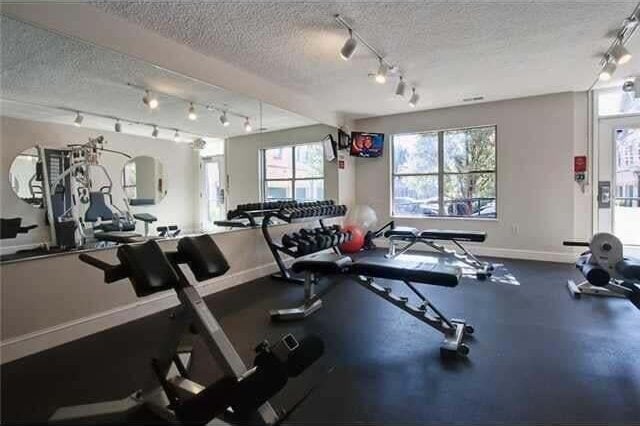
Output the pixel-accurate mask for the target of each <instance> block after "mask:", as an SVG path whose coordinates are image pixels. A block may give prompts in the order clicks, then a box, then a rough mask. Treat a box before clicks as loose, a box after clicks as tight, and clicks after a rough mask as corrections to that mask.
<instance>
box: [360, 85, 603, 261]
mask: <svg viewBox="0 0 640 426" xmlns="http://www.w3.org/2000/svg"><path fill="white" fill-rule="evenodd" d="M586 99H587V97H586V94H585V93H561V94H553V95H546V96H538V97H531V98H521V99H514V100H508V101H500V102H492V103H482V104H477V105H469V106H462V107H454V108H445V109H438V110H431V111H422V112H416V113H410V114H401V115H393V116H386V117H378V118H371V119H363V120H356V122H355V126H356V129H357V130H360V131H372V132H382V133H385V144H386V145H385V151H384V155H383V157H382V158H377V159H360V158H359V159H357V160H356V161H357V172H356V174H357V182H358V184H357V187H356V199H357V202H358V204H368V205H371V206H372V207H373V208H374V209H375V210H376V212H377V214H378V216H379V219H380V222H382V221H386V220H388V219H389V218H390V181H391V178H390V156H389V153H390V143H391V136H392V135H393V134H394V133H401V132H414V131H415V132H418V131H428V130H439V129H452V128H461V127H468V126H481V125H494V124H495V125H497V129H498V130H497V156H498V158H497V164H498V166H497V169H498V184H497V186H498V219H497V220H467V219H459V218H448V219H447V218H438V219H435V218H434V219H422V218H421V219H398V220H397V222H398V223H399V224H403V225H410V226H415V227H417V228H440V229H446V228H449V229H451V228H453V229H463V230H480V231H487V233H488V239H487V241H486V242H485V244H484V246H483V247H482V248H480V250H482V251H483V252H485V253H487V254H494V255H498V256H505V257H522V258H530V259H542V260H560V261H571V259H573V256H574V254H573V251H572V250H570V249H567V248H565V247H563V246H562V241H563V240H566V239H571V238H580V239H584V238H588V237H589V234H590V226H589V224H590V221H591V216H590V209H589V208H587V207H586V206H589V205H590V204H589V203H590V196H589V191H587V192H586V193H585V194H582V193H581V192H580V191H579V190H578V186H577V185H576V184H575V183H574V181H573V156H574V154H585V153H586V129H587V122H588V120H587V107H586Z"/></svg>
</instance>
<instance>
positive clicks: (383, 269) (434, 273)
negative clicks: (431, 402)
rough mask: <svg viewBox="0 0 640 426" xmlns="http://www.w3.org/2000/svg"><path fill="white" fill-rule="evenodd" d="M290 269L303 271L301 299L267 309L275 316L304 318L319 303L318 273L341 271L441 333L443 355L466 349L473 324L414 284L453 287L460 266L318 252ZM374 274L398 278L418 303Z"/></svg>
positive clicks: (284, 318) (335, 273)
mask: <svg viewBox="0 0 640 426" xmlns="http://www.w3.org/2000/svg"><path fill="white" fill-rule="evenodd" d="M291 269H292V270H293V271H294V272H297V273H299V272H304V273H305V284H304V303H303V304H302V305H301V306H299V307H296V308H291V309H279V310H273V311H271V317H272V318H273V319H275V320H293V319H304V318H306V317H307V316H309V315H311V314H312V313H313V312H315V311H317V310H318V309H320V308H321V307H322V300H321V299H320V296H319V295H317V294H316V293H315V285H316V284H317V283H318V281H319V279H320V277H322V276H335V275H344V276H349V277H351V278H354V280H355V281H356V282H357V283H358V284H360V285H361V286H363V287H364V288H366V289H367V290H370V291H372V292H373V293H374V294H376V295H378V296H380V297H382V298H383V299H384V300H386V301H388V302H390V303H391V304H393V305H395V306H397V307H398V308H400V309H402V310H403V311H404V312H406V313H408V314H410V315H412V316H413V317H415V318H417V319H418V320H420V321H422V322H424V323H425V324H427V325H429V326H430V327H433V328H435V329H436V330H438V331H440V332H441V333H442V334H443V335H444V341H443V342H442V345H441V348H440V353H441V354H442V355H443V356H451V355H458V354H460V355H463V356H466V355H467V354H468V353H469V347H468V346H467V345H465V344H464V343H463V339H464V337H465V336H466V335H469V334H472V333H473V331H474V330H473V327H472V326H470V325H468V324H466V322H465V321H464V320H460V319H449V318H447V317H446V316H445V315H444V314H443V313H442V312H440V311H439V310H438V308H436V307H435V306H434V305H433V303H431V302H430V301H429V299H427V298H426V297H425V296H424V295H423V294H422V293H421V292H420V291H419V290H418V289H417V288H416V287H415V286H414V283H418V284H430V285H438V286H444V287H455V286H457V285H458V282H459V280H460V276H461V271H460V268H458V267H455V266H449V265H443V264H440V263H426V262H415V261H414V262H405V261H398V260H391V259H362V260H352V259H351V258H350V257H348V256H342V255H336V254H332V253H321V254H317V255H312V256H309V257H306V258H305V259H303V260H299V261H297V262H295V263H294V264H293V265H292V267H291ZM374 278H384V279H390V280H398V281H402V282H403V283H404V284H406V285H407V287H409V289H410V290H411V291H412V292H413V293H414V294H415V295H416V296H417V297H418V298H419V299H420V300H421V302H422V303H421V304H420V305H418V306H414V305H411V304H410V303H409V298H408V297H403V296H398V295H396V294H394V293H392V292H391V288H390V287H382V286H380V285H378V284H376V283H375V282H374Z"/></svg>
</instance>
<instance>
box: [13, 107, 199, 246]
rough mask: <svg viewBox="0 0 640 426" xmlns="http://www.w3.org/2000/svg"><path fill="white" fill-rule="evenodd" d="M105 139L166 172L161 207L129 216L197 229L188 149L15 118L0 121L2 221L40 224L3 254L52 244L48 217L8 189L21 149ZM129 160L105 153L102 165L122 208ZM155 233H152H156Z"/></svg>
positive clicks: (192, 158)
mask: <svg viewBox="0 0 640 426" xmlns="http://www.w3.org/2000/svg"><path fill="white" fill-rule="evenodd" d="M99 135H103V136H104V137H105V139H106V141H107V144H106V145H105V147H106V148H109V149H114V150H120V151H123V152H126V153H127V154H129V155H131V156H132V157H135V156H137V155H149V156H152V157H155V158H157V159H158V160H160V161H161V162H162V163H163V164H164V167H165V171H166V173H167V185H168V186H167V191H168V192H167V196H166V197H165V198H164V199H163V200H162V201H161V202H160V203H159V204H157V205H153V206H132V207H131V212H132V213H138V212H148V213H151V214H153V215H155V216H156V217H158V221H157V222H155V223H154V224H153V226H158V225H163V224H164V225H166V224H178V225H179V226H180V227H181V228H182V229H185V230H193V229H195V228H196V224H197V217H198V215H197V206H198V204H197V202H198V193H199V192H198V182H197V180H195V179H194V178H193V176H192V175H191V174H189V173H185V171H187V170H192V169H195V170H197V168H198V158H197V154H196V153H195V152H194V151H193V150H192V149H191V148H190V147H189V146H188V145H187V144H176V143H175V142H173V141H166V140H161V139H151V138H144V137H140V136H132V135H127V134H124V133H114V132H105V131H95V130H91V129H86V128H81V127H80V128H79V127H75V126H73V125H69V126H67V125H62V124H55V123H45V122H37V121H30V120H21V119H15V118H8V117H1V118H0V143H1V147H2V150H1V152H0V161H1V163H0V164H1V165H2V169H1V173H2V176H1V177H0V216H1V217H3V218H10V217H16V216H20V217H22V218H23V220H22V222H23V224H28V225H29V224H38V225H39V226H38V228H37V229H35V230H33V231H31V232H29V233H28V234H19V235H18V238H16V239H15V240H2V242H1V244H2V247H3V250H4V251H9V250H8V249H7V247H13V246H22V245H29V244H32V243H40V242H44V241H48V239H49V234H48V230H47V227H46V226H45V224H44V216H45V213H44V211H43V210H38V209H35V208H33V207H31V206H30V205H28V204H27V203H25V202H23V201H21V200H19V199H18V198H17V197H16V195H15V194H14V192H13V190H12V189H11V187H10V185H9V179H8V176H9V168H10V166H11V162H12V161H13V159H14V158H15V156H16V155H18V154H19V153H20V152H22V151H23V150H25V149H27V148H30V147H32V146H34V145H37V144H39V145H43V146H49V147H63V146H66V145H67V144H70V143H85V142H87V140H88V138H90V137H92V138H95V137H97V136H99ZM126 161H127V159H126V158H125V157H122V156H117V155H113V154H109V153H103V154H102V156H101V163H102V164H103V165H104V166H105V167H106V168H107V170H108V171H109V173H110V175H111V179H112V180H113V183H114V187H113V198H114V202H115V204H116V205H117V206H118V207H120V208H122V207H123V205H124V204H123V202H122V199H123V196H124V194H123V192H122V188H121V186H120V185H121V172H122V166H123V165H124V163H125V162H126ZM152 229H154V228H152ZM137 231H138V232H144V225H143V224H142V223H141V222H138V223H137Z"/></svg>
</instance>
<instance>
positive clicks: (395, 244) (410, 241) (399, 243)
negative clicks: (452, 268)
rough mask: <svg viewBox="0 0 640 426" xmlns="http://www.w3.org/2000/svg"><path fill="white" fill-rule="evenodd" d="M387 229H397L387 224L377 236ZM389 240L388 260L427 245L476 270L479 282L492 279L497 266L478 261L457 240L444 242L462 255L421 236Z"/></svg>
mask: <svg viewBox="0 0 640 426" xmlns="http://www.w3.org/2000/svg"><path fill="white" fill-rule="evenodd" d="M386 228H390V230H393V229H394V228H395V223H394V222H393V221H391V222H389V223H387V224H386V225H385V226H383V227H382V228H380V230H378V231H376V236H382V235H384V230H385V229H386ZM387 239H388V240H389V250H388V251H387V254H386V255H385V257H386V258H388V259H395V258H396V257H398V256H400V255H401V254H404V253H406V252H407V251H409V250H410V249H411V248H412V247H413V246H415V245H416V244H418V243H421V244H425V245H427V246H429V247H431V248H432V249H434V250H435V251H437V252H438V253H442V254H443V255H445V256H448V257H451V258H453V259H455V260H457V261H459V262H462V263H464V264H465V265H467V266H470V267H472V268H473V269H475V272H476V278H477V279H478V280H486V279H487V278H489V277H491V274H492V273H493V271H494V269H495V266H494V265H493V264H492V263H490V262H485V261H482V260H480V259H478V258H477V257H476V256H475V255H474V254H473V253H471V252H470V251H469V250H467V249H466V248H465V247H464V246H463V245H462V244H461V240H458V239H455V238H447V239H445V240H442V241H451V242H453V244H455V245H456V247H458V248H459V249H460V251H461V252H462V253H458V252H457V251H456V250H451V249H448V248H446V247H445V246H444V245H442V244H439V243H437V242H436V239H433V238H426V237H421V236H420V235H391V236H389V237H387ZM403 243H404V245H403Z"/></svg>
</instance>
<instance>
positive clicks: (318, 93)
mask: <svg viewBox="0 0 640 426" xmlns="http://www.w3.org/2000/svg"><path fill="white" fill-rule="evenodd" d="M635 3H636V2H635V1H606V0H603V1H600V2H594V1H538V2H532V1H475V2H472V1H464V2H459V1H438V2H395V3H394V2H370V1H369V2H364V1H352V2H321V1H312V2H290V1H287V2H274V1H270V2H255V1H254V2H243V1H241V2H185V3H179V2H135V1H134V2H130V1H128V2H109V3H98V4H96V5H95V6H96V7H98V8H100V9H102V10H105V11H107V12H108V13H111V14H114V15H117V16H120V17H123V18H125V19H127V20H130V21H132V22H135V23H137V24H139V25H141V26H143V27H145V28H147V29H150V30H152V31H155V32H157V33H160V34H162V35H163V36H165V37H168V38H171V39H174V40H176V41H179V42H181V43H183V44H185V45H188V46H189V47H191V48H193V49H194V50H196V51H199V52H202V53H205V54H207V55H211V56H215V57H218V58H220V59H222V60H225V61H227V62H229V63H232V64H234V65H237V66H240V67H243V68H245V69H247V70H248V71H251V72H253V73H255V74H258V75H261V76H263V77H265V78H267V79H269V80H271V81H273V82H275V83H277V84H280V85H282V86H284V87H287V88H291V89H292V90H296V91H298V92H301V93H305V94H308V95H311V96H313V98H314V99H315V100H316V101H317V102H319V103H322V104H324V105H327V107H328V108H331V109H332V110H335V111H337V112H341V113H344V114H345V115H346V116H349V117H351V118H358V117H365V116H375V115H385V114H392V113H400V112H406V111H409V110H411V108H410V107H409V106H408V105H407V102H406V101H404V102H403V101H401V100H399V99H397V98H394V97H393V95H392V91H393V84H394V83H395V82H391V83H389V82H388V83H387V84H386V85H377V84H375V83H373V82H372V81H371V79H370V78H368V77H367V74H368V73H369V72H373V71H375V68H376V60H375V58H374V57H372V56H371V54H370V53H369V52H367V51H366V50H365V49H363V48H362V46H360V48H359V49H358V51H357V53H356V55H355V57H353V58H352V60H351V61H349V62H344V61H342V60H341V59H340V58H339V56H338V50H339V49H340V47H341V45H342V43H343V42H344V40H345V36H346V32H345V31H344V30H343V29H341V27H340V26H339V25H338V24H337V23H336V22H335V21H334V19H333V15H334V14H335V13H340V14H341V15H343V16H344V17H345V18H347V19H348V20H349V21H351V22H352V23H353V24H354V26H355V28H356V30H357V31H358V32H359V33H361V34H362V35H363V36H364V37H365V38H366V40H367V41H368V42H370V43H371V44H373V45H374V46H376V47H378V48H379V49H380V51H381V52H382V53H383V54H384V55H385V56H387V57H388V58H389V59H390V60H391V61H392V62H395V63H398V64H400V66H401V67H402V71H403V72H404V73H406V76H407V80H408V82H410V83H412V84H415V85H416V86H417V87H418V89H419V92H420V94H421V97H422V99H421V102H420V104H419V109H424V108H435V107H442V106H450V105H456V104H460V103H462V102H461V101H462V99H463V98H467V97H473V96H484V97H485V100H497V99H506V98H514V97H522V96H530V95H537V94H543V93H552V92H561V91H571V90H585V89H587V88H589V87H590V85H591V83H592V82H593V80H594V78H595V76H596V74H597V71H598V68H599V58H600V57H601V56H598V55H601V54H602V52H604V50H606V48H607V47H608V45H609V43H610V42H611V31H612V30H615V29H616V28H617V27H619V26H620V24H621V22H622V20H623V19H624V18H625V17H626V16H627V15H628V14H630V13H631V12H632V10H633V8H634V5H635ZM630 48H631V50H632V51H634V52H635V53H637V55H636V57H638V56H640V45H639V44H638V42H634V43H633V44H632V45H631V46H630ZM634 71H640V62H638V60H636V61H634V62H633V63H632V64H630V65H628V66H626V69H625V70H621V72H619V73H618V75H619V76H622V75H623V74H632V73H634Z"/></svg>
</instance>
